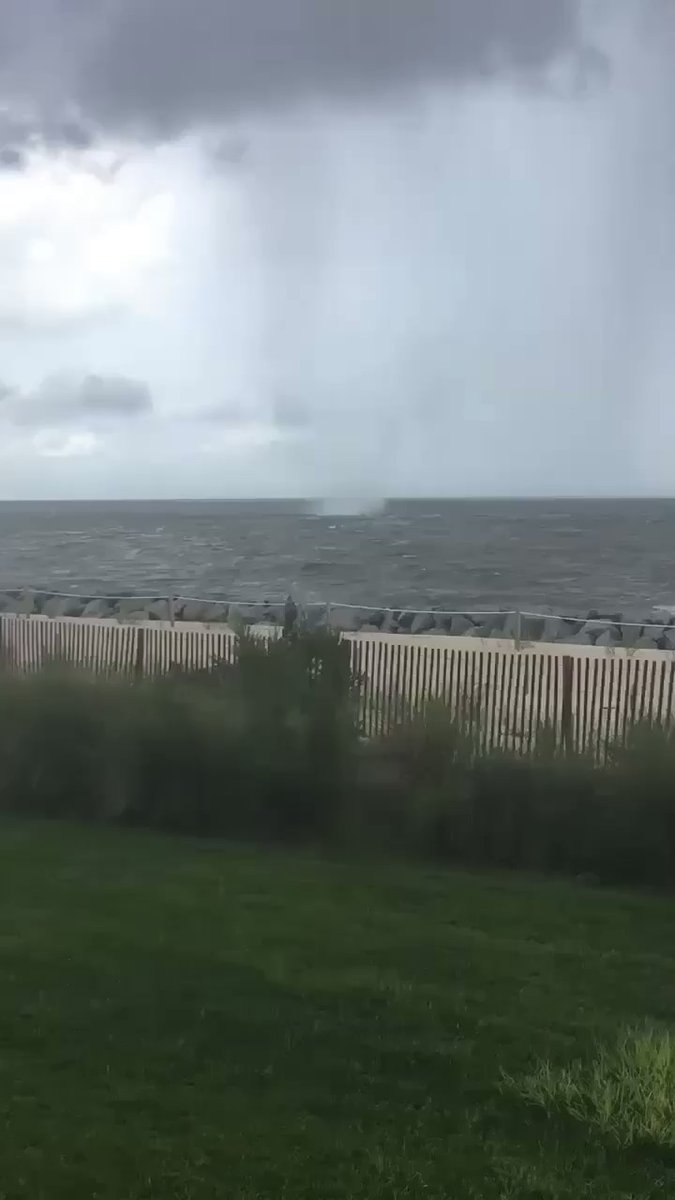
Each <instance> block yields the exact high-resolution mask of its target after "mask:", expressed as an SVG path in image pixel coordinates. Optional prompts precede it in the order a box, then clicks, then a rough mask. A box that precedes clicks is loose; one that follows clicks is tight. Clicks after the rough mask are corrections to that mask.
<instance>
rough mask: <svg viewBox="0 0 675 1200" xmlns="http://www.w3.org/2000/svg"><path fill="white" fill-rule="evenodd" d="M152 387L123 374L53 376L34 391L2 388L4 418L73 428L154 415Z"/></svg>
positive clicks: (0, 400) (14, 422)
mask: <svg viewBox="0 0 675 1200" xmlns="http://www.w3.org/2000/svg"><path fill="white" fill-rule="evenodd" d="M152 408H153V404H152V397H151V395H150V391H149V388H148V387H147V385H146V384H144V383H141V382H140V381H138V380H135V379H127V378H125V377H124V376H122V375H80V376H73V375H65V374H64V375H52V376H49V377H48V378H47V379H45V380H44V382H43V383H42V384H40V386H39V387H38V388H37V389H36V390H35V391H32V392H22V391H20V390H19V389H17V388H11V387H8V386H6V385H2V386H0V418H4V419H5V420H7V421H9V422H10V424H12V425H18V426H36V427H40V426H42V427H45V426H56V425H69V424H73V423H77V422H79V421H83V420H86V419H93V418H99V417H104V418H112V419H124V418H131V417H137V416H142V415H143V414H147V413H150V412H152Z"/></svg>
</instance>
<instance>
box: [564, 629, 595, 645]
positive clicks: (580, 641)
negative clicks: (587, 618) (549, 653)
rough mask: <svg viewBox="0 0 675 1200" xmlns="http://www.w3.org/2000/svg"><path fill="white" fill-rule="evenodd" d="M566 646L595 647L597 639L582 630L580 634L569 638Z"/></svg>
mask: <svg viewBox="0 0 675 1200" xmlns="http://www.w3.org/2000/svg"><path fill="white" fill-rule="evenodd" d="M561 644H562V643H561ZM566 644H567V645H568V646H594V645H595V638H593V637H591V636H590V634H588V633H587V632H586V630H585V629H582V630H581V632H580V633H575V635H574V637H571V638H568V640H567V643H566Z"/></svg>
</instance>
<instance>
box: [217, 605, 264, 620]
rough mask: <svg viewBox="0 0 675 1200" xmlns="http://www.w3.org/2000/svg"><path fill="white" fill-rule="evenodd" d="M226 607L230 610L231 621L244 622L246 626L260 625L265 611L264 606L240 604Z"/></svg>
mask: <svg viewBox="0 0 675 1200" xmlns="http://www.w3.org/2000/svg"><path fill="white" fill-rule="evenodd" d="M225 607H227V608H229V616H230V620H234V621H243V622H244V624H245V625H260V623H261V622H262V619H263V613H264V611H265V610H264V607H263V605H262V604H242V603H238V604H230V605H229V606H227V605H226V606H225Z"/></svg>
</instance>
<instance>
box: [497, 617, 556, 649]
mask: <svg viewBox="0 0 675 1200" xmlns="http://www.w3.org/2000/svg"><path fill="white" fill-rule="evenodd" d="M545 624H546V618H545V617H530V616H526V615H525V614H524V613H508V614H507V617H506V621H505V622H504V637H509V638H517V637H518V636H520V640H521V641H523V642H540V641H541V640H542V635H543V632H544V626H545Z"/></svg>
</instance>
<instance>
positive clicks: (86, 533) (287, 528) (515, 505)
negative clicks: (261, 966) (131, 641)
mask: <svg viewBox="0 0 675 1200" xmlns="http://www.w3.org/2000/svg"><path fill="white" fill-rule="evenodd" d="M359 507H360V506H359V505H357V504H352V505H349V504H347V505H342V504H330V503H327V502H325V501H324V502H321V503H319V504H313V503H311V502H288V501H284V502H273V501H255V502H244V501H214V502H202V501H189V502H183V501H171V502H159V501H157V502H144V503H138V502H128V503H88V504H83V503H33V504H26V503H4V504H0V589H2V588H13V587H19V586H26V587H34V588H38V589H48V590H53V591H63V592H68V591H73V592H83V593H85V594H91V595H94V594H116V593H120V592H136V593H138V594H141V595H143V594H153V595H154V594H157V595H167V594H169V593H173V594H179V595H186V596H194V597H202V596H203V597H211V596H213V597H219V598H224V597H232V598H237V599H251V600H259V599H264V598H270V599H273V598H276V597H281V596H285V595H286V594H287V593H288V592H289V591H292V592H293V594H294V595H295V596H296V597H297V598H298V599H300V600H304V601H305V602H309V601H313V600H322V601H326V600H332V601H336V602H339V601H343V602H346V603H352V604H367V605H374V604H386V605H390V606H392V607H399V606H402V607H403V606H408V607H416V608H424V607H439V608H446V609H480V608H502V607H503V608H521V609H529V610H534V611H538V610H541V609H548V610H553V611H556V612H562V613H570V614H577V613H585V612H586V611H587V610H588V609H589V608H590V607H597V608H600V609H603V610H608V611H612V612H615V611H616V612H622V613H623V614H624V616H625V617H626V619H629V618H630V617H631V616H634V617H641V616H644V615H646V614H648V613H649V610H650V608H651V607H652V606H653V605H654V604H675V500H644V501H636V500H612V501H610V500H591V501H589V500H556V501H552V500H526V501H525V500H424V501H409V500H395V501H390V502H388V503H387V504H386V505H385V506H384V507H381V508H380V509H377V508H375V509H373V507H372V506H371V509H370V511H366V512H362V511H358V510H359Z"/></svg>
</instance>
